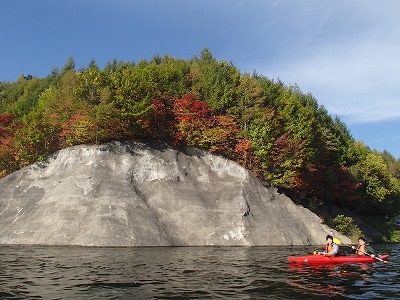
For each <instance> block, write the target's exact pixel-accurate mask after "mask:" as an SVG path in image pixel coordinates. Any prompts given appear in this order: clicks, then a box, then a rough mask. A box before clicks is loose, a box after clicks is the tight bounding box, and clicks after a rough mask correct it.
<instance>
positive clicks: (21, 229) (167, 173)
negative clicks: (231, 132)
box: [0, 143, 350, 246]
mask: <svg viewBox="0 0 400 300" xmlns="http://www.w3.org/2000/svg"><path fill="white" fill-rule="evenodd" d="M328 233H329V234H334V235H335V236H337V237H338V238H339V239H341V240H342V242H344V243H349V242H350V240H349V239H347V238H346V237H343V236H341V235H338V234H337V233H336V232H334V231H333V230H332V229H330V228H328V227H326V226H325V225H323V224H322V223H321V220H320V219H319V217H318V216H316V215H315V214H313V213H312V212H310V211H309V210H307V209H305V208H303V207H301V206H298V205H295V204H294V203H293V202H292V201H291V200H290V199H289V198H288V197H286V196H285V195H282V194H279V193H278V192H277V190H276V189H275V188H271V187H268V186H266V185H265V184H263V182H261V181H260V180H258V179H257V178H256V177H255V176H254V175H253V174H252V173H250V172H248V171H247V170H246V169H244V168H242V167H241V166H240V165H238V164H236V163H234V162H232V161H229V160H226V159H224V158H222V157H219V156H215V155H211V154H209V153H207V152H203V151H200V150H195V149H187V150H185V152H181V151H177V150H174V149H172V148H169V147H167V146H166V145H162V144H157V145H151V146H150V144H143V143H124V144H121V143H110V144H106V145H101V146H85V145H81V146H76V147H72V148H68V149H64V150H62V151H59V152H58V153H56V154H55V155H53V156H52V157H51V158H49V159H48V161H47V162H45V163H37V164H34V165H31V166H29V167H26V168H24V169H22V170H20V171H17V172H15V173H13V174H10V175H9V176H7V177H4V178H2V179H1V180H0V244H43V245H86V246H204V245H229V246H233V245H303V244H323V243H324V241H325V240H324V239H325V236H326V234H328Z"/></svg>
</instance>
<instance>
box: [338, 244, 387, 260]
mask: <svg viewBox="0 0 400 300" xmlns="http://www.w3.org/2000/svg"><path fill="white" fill-rule="evenodd" d="M333 242H334V243H335V244H337V245H343V246H346V247H350V248H352V249H354V248H353V246H351V245H346V244H342V242H341V241H340V240H339V239H337V238H333ZM359 251H361V250H359ZM361 252H362V253H364V254H365V255H368V256H371V257H372V258H375V259H376V260H379V261H381V262H384V263H387V261H384V260H383V259H381V258H379V257H378V256H376V255H374V256H372V254H369V253H367V252H364V251H361Z"/></svg>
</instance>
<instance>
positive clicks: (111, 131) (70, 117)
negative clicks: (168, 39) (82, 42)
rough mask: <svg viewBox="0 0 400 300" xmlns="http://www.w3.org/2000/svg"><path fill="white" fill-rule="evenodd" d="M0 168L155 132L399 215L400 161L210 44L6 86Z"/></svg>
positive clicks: (69, 66) (326, 194)
mask: <svg viewBox="0 0 400 300" xmlns="http://www.w3.org/2000/svg"><path fill="white" fill-rule="evenodd" d="M0 139H1V145H0V175H1V176H5V175H7V174H9V173H11V172H13V171H15V170H18V169H20V168H21V167H23V166H26V165H29V164H31V163H33V162H35V161H38V160H44V159H45V158H46V157H47V156H48V155H49V154H51V153H53V152H55V151H57V150H59V149H62V148H65V147H69V146H72V145H76V144H82V143H94V144H99V143H104V142H108V141H111V140H142V139H159V140H163V141H168V142H171V143H174V144H175V145H187V146H193V147H199V148H202V149H206V150H209V151H211V152H214V153H217V154H220V155H224V156H226V157H227V158H229V159H232V160H235V161H237V162H238V163H240V164H242V165H244V166H245V167H246V168H248V169H250V170H252V171H253V172H255V173H256V174H257V175H258V176H259V177H261V178H264V179H266V180H268V181H269V182H270V183H272V184H273V185H275V186H277V187H280V188H281V189H285V190H286V191H288V192H290V193H291V194H292V195H294V197H295V198H296V199H297V200H298V201H301V202H302V203H303V204H305V205H311V204H312V203H314V204H315V203H318V204H322V203H328V202H331V203H335V204H337V205H340V206H345V207H347V208H350V209H353V210H357V211H358V212H360V213H362V214H364V215H368V214H374V215H381V216H385V217H387V218H390V217H393V216H397V215H398V214H399V210H400V180H399V179H400V161H399V159H398V158H397V159H396V158H394V157H393V156H392V155H391V154H390V153H388V152H387V151H384V152H383V153H379V152H377V151H376V150H371V149H369V148H368V147H367V146H366V145H364V144H363V143H362V142H360V141H355V140H354V139H353V138H352V136H351V133H350V132H349V130H348V129H347V127H346V125H345V124H344V123H343V122H342V121H341V120H340V119H339V118H332V117H331V116H330V115H329V114H328V112H327V111H326V109H325V108H324V107H323V106H321V105H319V104H318V102H317V100H316V99H315V98H314V97H313V96H312V95H311V94H305V93H303V92H301V91H300V89H299V88H298V87H297V86H286V85H284V84H283V83H282V82H281V81H279V80H271V79H268V78H266V77H264V76H261V75H259V74H256V73H254V74H247V73H246V74H241V72H240V71H239V70H238V69H237V68H236V67H235V66H234V65H233V64H232V63H227V62H225V61H217V60H216V59H215V58H214V57H213V55H212V53H211V52H210V51H209V50H208V49H203V50H202V52H201V54H200V56H199V57H197V56H194V57H193V58H192V59H190V60H185V59H178V58H173V57H170V56H164V57H160V56H158V55H157V56H154V57H153V59H152V60H142V61H140V62H138V63H135V62H124V61H117V60H114V61H112V62H110V63H108V64H107V65H106V66H105V67H104V68H103V69H100V68H99V66H98V65H97V64H96V62H95V61H92V62H90V64H89V65H88V66H87V67H86V68H82V69H80V70H76V69H75V62H74V60H73V58H70V59H68V61H67V63H66V64H65V65H64V67H63V68H62V69H54V70H52V72H51V73H50V74H49V75H48V76H47V77H46V78H36V77H33V76H31V75H28V76H23V75H21V77H20V78H18V79H17V80H16V81H15V82H1V83H0Z"/></svg>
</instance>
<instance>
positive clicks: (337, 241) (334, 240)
mask: <svg viewBox="0 0 400 300" xmlns="http://www.w3.org/2000/svg"><path fill="white" fill-rule="evenodd" d="M333 242H334V243H335V244H336V245H340V244H341V243H342V242H341V241H340V240H339V239H337V238H335V237H334V238H333Z"/></svg>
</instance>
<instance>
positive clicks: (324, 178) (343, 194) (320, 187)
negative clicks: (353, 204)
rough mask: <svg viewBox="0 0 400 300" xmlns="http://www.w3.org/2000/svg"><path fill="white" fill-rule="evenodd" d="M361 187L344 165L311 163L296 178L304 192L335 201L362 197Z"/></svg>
mask: <svg viewBox="0 0 400 300" xmlns="http://www.w3.org/2000/svg"><path fill="white" fill-rule="evenodd" d="M360 187H361V183H359V182H357V181H355V180H354V179H353V178H352V176H351V174H350V173H349V172H348V171H347V169H346V168H345V167H343V166H342V167H339V166H324V165H309V166H308V167H307V168H306V169H305V170H303V171H302V173H301V174H300V175H299V176H298V177H297V178H296V188H297V189H298V190H299V191H301V192H302V194H304V195H314V196H317V197H319V198H320V199H325V200H329V201H333V202H335V201H336V202H337V201H345V202H347V201H355V200H358V199H360V198H361V191H360Z"/></svg>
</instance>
